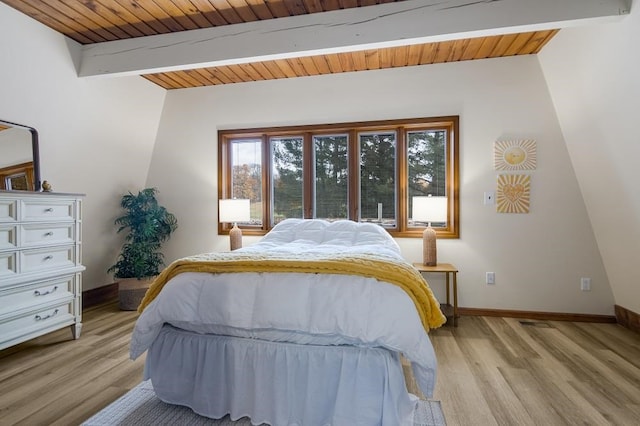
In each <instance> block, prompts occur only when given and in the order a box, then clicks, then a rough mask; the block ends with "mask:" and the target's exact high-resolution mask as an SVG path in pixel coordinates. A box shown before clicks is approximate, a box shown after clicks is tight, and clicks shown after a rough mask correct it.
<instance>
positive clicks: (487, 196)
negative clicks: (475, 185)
mask: <svg viewBox="0 0 640 426" xmlns="http://www.w3.org/2000/svg"><path fill="white" fill-rule="evenodd" d="M495 197H496V194H495V193H494V192H493V191H486V192H485V193H484V205H485V206H491V205H493V204H494V203H495Z"/></svg>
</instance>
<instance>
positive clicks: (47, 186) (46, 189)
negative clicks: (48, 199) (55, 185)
mask: <svg viewBox="0 0 640 426" xmlns="http://www.w3.org/2000/svg"><path fill="white" fill-rule="evenodd" d="M42 190H43V191H44V192H51V184H50V183H49V182H47V181H46V180H45V181H44V182H42Z"/></svg>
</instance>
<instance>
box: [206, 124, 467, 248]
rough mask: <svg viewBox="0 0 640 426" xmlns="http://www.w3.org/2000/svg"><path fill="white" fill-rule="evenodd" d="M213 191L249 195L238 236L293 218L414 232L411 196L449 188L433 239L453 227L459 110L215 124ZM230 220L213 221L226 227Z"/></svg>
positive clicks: (455, 231) (451, 233) (455, 232)
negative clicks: (307, 122)
mask: <svg viewBox="0 0 640 426" xmlns="http://www.w3.org/2000/svg"><path fill="white" fill-rule="evenodd" d="M218 149H219V155H218V159H219V160H218V161H219V163H218V173H219V181H220V186H219V191H218V192H219V193H218V196H219V198H222V199H223V198H248V199H249V200H251V220H250V222H247V223H239V224H238V225H239V226H240V227H242V228H243V233H244V234H245V235H262V234H265V233H266V232H267V231H268V230H269V229H271V228H272V227H273V226H274V225H275V224H276V223H278V222H279V221H281V220H283V219H286V218H291V217H296V218H322V219H327V220H338V219H351V220H356V221H361V222H372V223H377V224H379V225H380V226H382V227H384V228H385V229H387V230H388V231H389V233H390V234H392V235H393V236H398V237H419V236H421V235H422V230H423V229H424V227H425V226H426V224H425V223H420V222H416V221H414V220H413V219H412V218H411V210H412V205H411V204H412V199H413V197H414V196H426V195H434V196H444V197H447V200H448V202H447V220H446V221H445V222H442V223H433V224H432V226H433V227H434V228H435V229H436V230H437V232H438V237H440V238H457V237H458V236H459V232H460V229H459V217H458V216H459V206H458V117H457V116H454V117H437V118H422V119H407V120H389V121H376V122H364V123H342V124H327V125H319V126H295V127H278V128H263V129H248V130H221V131H219V132H218ZM228 226H229V225H228V224H220V225H219V232H220V233H226V232H227V231H228V229H229V227H228Z"/></svg>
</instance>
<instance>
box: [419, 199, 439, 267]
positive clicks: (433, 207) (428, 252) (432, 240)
mask: <svg viewBox="0 0 640 426" xmlns="http://www.w3.org/2000/svg"><path fill="white" fill-rule="evenodd" d="M447 201H448V200H447V197H434V196H431V195H429V196H427V197H413V214H412V218H413V221H414V222H427V227H426V228H425V230H424V232H423V233H422V258H423V263H424V264H425V265H427V266H436V265H437V264H438V258H437V253H436V231H435V229H433V228H432V227H431V222H446V221H447Z"/></svg>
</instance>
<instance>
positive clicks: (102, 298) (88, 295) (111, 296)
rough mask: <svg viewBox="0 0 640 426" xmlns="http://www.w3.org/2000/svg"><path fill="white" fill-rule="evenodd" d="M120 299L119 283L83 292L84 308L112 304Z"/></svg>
mask: <svg viewBox="0 0 640 426" xmlns="http://www.w3.org/2000/svg"><path fill="white" fill-rule="evenodd" d="M117 298H118V283H113V284H108V285H105V286H102V287H98V288H92V289H91V290H85V291H83V292H82V308H83V309H86V308H90V307H91V306H95V305H99V304H101V303H106V302H111V301H113V300H116V299H117Z"/></svg>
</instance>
